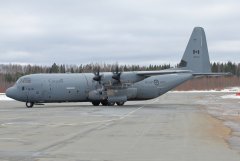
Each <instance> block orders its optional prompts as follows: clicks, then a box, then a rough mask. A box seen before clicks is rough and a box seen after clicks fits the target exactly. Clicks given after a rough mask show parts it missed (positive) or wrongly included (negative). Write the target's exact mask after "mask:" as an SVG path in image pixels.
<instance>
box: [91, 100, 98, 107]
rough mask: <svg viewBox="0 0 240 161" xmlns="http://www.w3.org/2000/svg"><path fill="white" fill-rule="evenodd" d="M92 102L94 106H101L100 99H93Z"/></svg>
mask: <svg viewBox="0 0 240 161" xmlns="http://www.w3.org/2000/svg"><path fill="white" fill-rule="evenodd" d="M92 104H93V106H99V104H100V101H93V102H92Z"/></svg>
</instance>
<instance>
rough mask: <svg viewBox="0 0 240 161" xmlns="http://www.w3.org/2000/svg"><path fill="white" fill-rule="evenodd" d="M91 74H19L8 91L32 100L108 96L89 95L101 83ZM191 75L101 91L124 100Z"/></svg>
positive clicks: (162, 88) (150, 95) (153, 93)
mask: <svg viewBox="0 0 240 161" xmlns="http://www.w3.org/2000/svg"><path fill="white" fill-rule="evenodd" d="M124 74H126V75H127V74H129V80H132V77H134V73H130V72H126V73H124ZM105 75H107V74H105ZM130 75H132V76H130ZM93 77H94V74H92V73H79V74H32V75H26V76H23V77H21V78H19V80H18V81H17V82H16V84H15V85H14V86H13V87H11V88H9V89H8V91H7V93H8V96H9V97H11V98H14V99H15V100H18V101H22V102H34V103H45V102H92V101H95V100H99V101H101V100H102V99H107V98H104V96H103V97H101V94H100V98H98V97H94V96H91V92H92V91H96V90H98V89H99V90H100V89H101V88H102V85H101V84H99V83H98V82H97V81H94V80H93ZM192 77H193V76H192V74H191V73H181V74H167V75H158V76H151V77H149V78H146V79H143V80H140V81H138V82H135V83H133V82H131V81H126V83H124V84H120V85H116V86H111V87H115V88H107V89H105V90H104V91H105V92H106V93H107V95H105V96H108V97H122V96H126V98H127V100H146V99H153V98H156V97H158V96H160V95H162V94H164V93H166V92H167V91H169V90H170V89H172V88H174V87H176V86H178V85H179V84H181V83H183V82H185V81H186V80H189V79H192ZM98 94H99V93H98ZM94 99H95V100H94Z"/></svg>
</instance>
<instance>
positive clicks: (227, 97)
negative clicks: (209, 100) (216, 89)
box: [221, 94, 240, 99]
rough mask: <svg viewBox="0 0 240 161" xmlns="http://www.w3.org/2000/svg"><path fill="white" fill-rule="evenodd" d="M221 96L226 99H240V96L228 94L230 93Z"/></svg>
mask: <svg viewBox="0 0 240 161" xmlns="http://www.w3.org/2000/svg"><path fill="white" fill-rule="evenodd" d="M221 98H224V99H240V96H237V95H236V94H228V95H224V96H221Z"/></svg>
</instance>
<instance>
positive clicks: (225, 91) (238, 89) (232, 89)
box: [170, 87, 240, 93]
mask: <svg viewBox="0 0 240 161" xmlns="http://www.w3.org/2000/svg"><path fill="white" fill-rule="evenodd" d="M170 92H171V93H233V92H240V87H231V88H225V89H222V90H191V91H170Z"/></svg>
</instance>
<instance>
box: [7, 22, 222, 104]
mask: <svg viewBox="0 0 240 161" xmlns="http://www.w3.org/2000/svg"><path fill="white" fill-rule="evenodd" d="M204 75H217V74H215V73H211V69H210V62H209V55H208V48H207V42H206V37H205V33H204V29H203V28H201V27H195V28H194V30H193V32H192V35H191V37H190V40H189V42H188V44H187V47H186V50H185V52H184V55H183V57H182V60H181V62H180V64H179V67H178V68H171V69H166V70H160V71H138V72H120V71H119V70H118V68H116V71H115V72H113V73H111V72H102V73H100V72H99V70H98V71H97V72H95V73H77V74H68V73H67V74H31V75H26V76H23V77H21V78H19V79H18V81H17V82H16V84H15V85H14V86H13V87H10V88H8V89H7V91H6V95H7V96H8V97H10V98H13V99H15V100H18V101H22V102H26V106H27V107H33V105H34V104H37V103H53V102H59V103H60V102H92V104H93V105H94V106H98V105H99V104H102V105H104V106H105V105H110V106H112V105H114V104H115V103H116V104H117V105H119V106H121V105H123V104H124V103H125V102H126V101H132V100H148V99H153V98H156V97H158V96H160V95H162V94H164V93H166V92H168V91H169V90H171V89H173V88H175V87H176V86H178V85H180V84H182V83H184V82H185V81H187V80H190V79H193V78H194V77H198V76H204Z"/></svg>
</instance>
